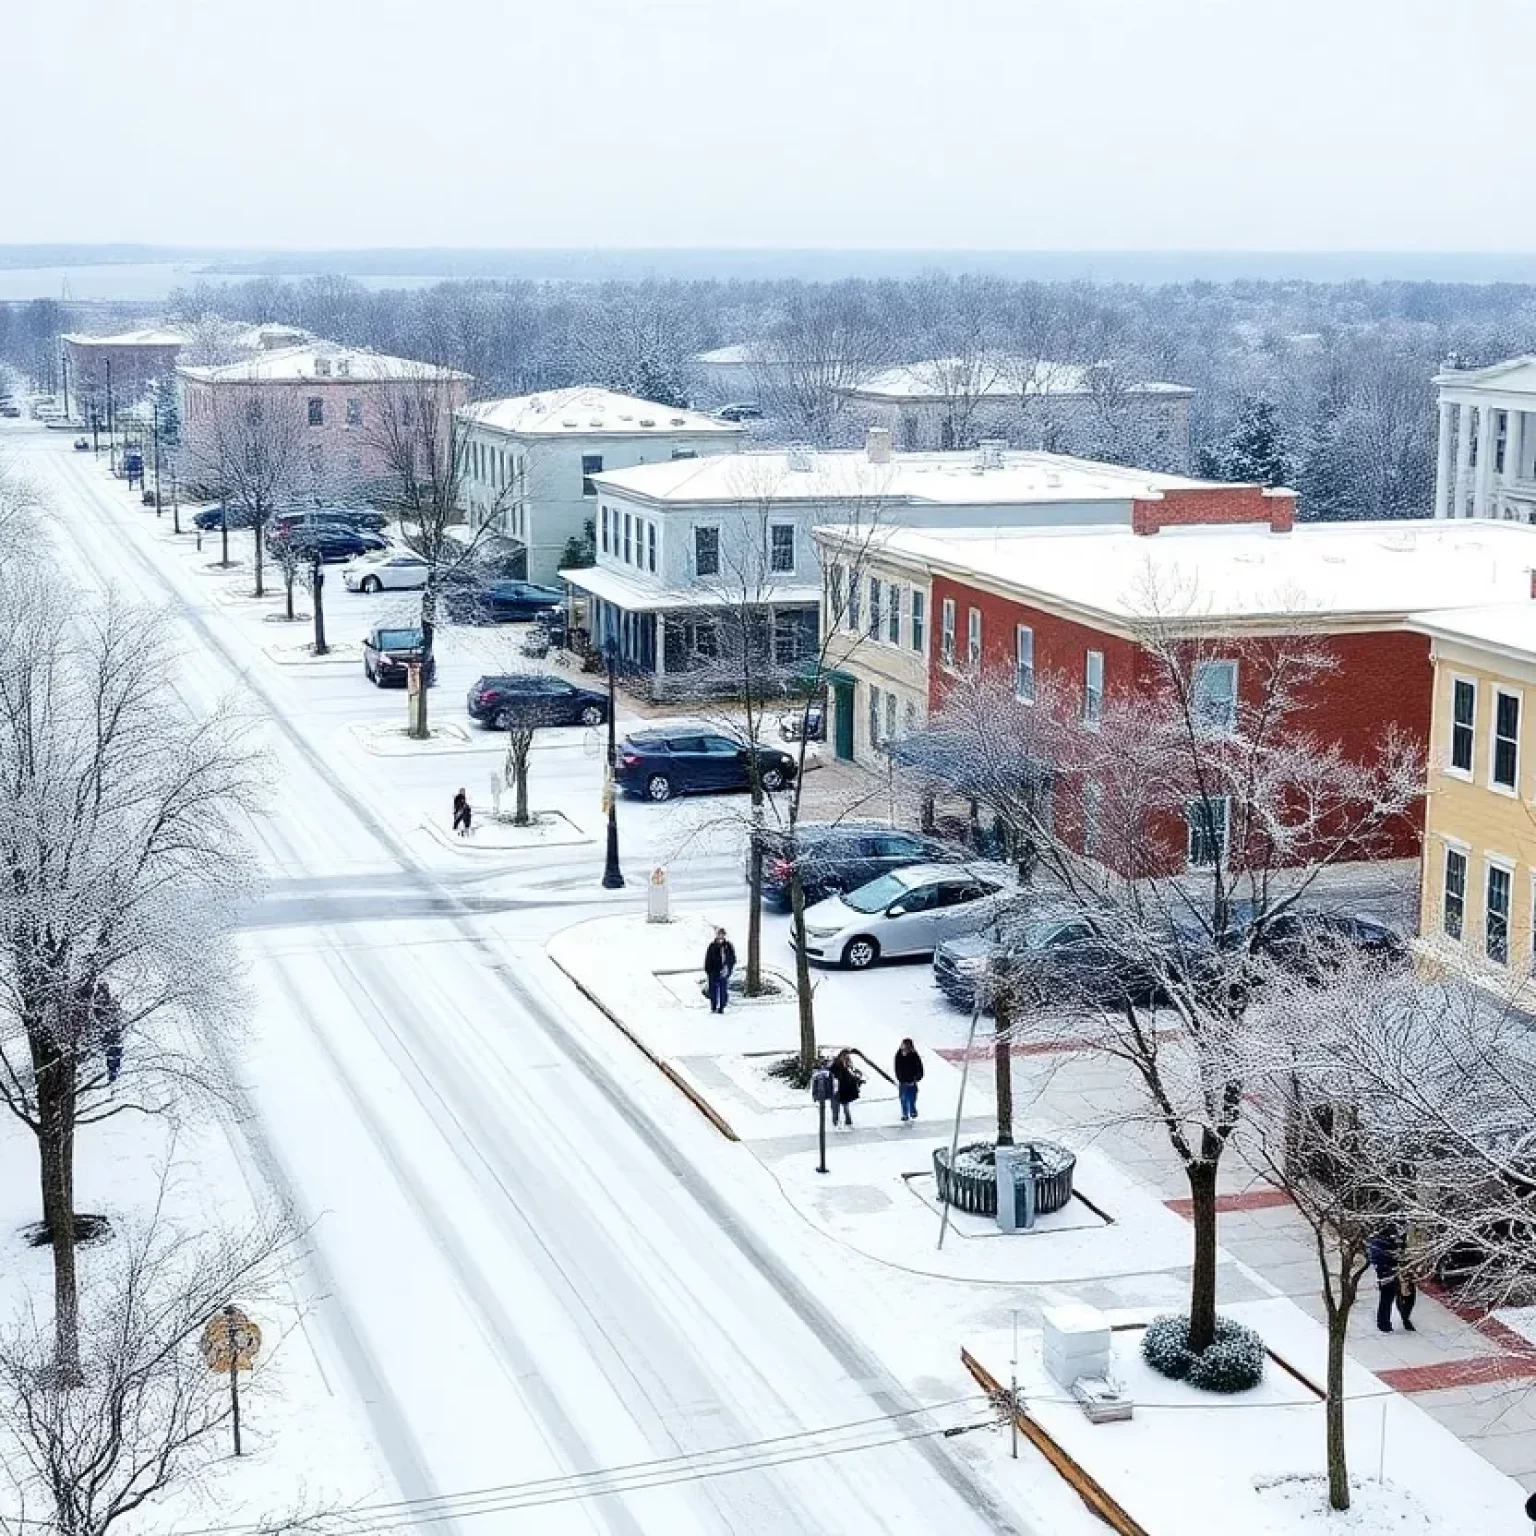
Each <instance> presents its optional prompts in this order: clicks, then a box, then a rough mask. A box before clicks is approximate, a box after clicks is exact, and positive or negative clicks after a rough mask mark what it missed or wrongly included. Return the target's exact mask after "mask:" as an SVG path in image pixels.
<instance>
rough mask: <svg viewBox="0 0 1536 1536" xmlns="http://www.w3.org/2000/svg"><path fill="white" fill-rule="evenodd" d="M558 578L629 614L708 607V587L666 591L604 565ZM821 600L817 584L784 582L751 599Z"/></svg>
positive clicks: (764, 601)
mask: <svg viewBox="0 0 1536 1536" xmlns="http://www.w3.org/2000/svg"><path fill="white" fill-rule="evenodd" d="M560 575H561V578H562V579H563V580H565V581H568V582H570V584H571V585H572V586H573V587H575V588H576V589H577V590H578V591H580V592H588V593H590V594H591V595H592V596H593V597H600V598H602V599H603V601H604V602H608V603H613V604H614V605H615V606H616V607H619V608H624V609H627V610H628V611H629V612H631V613H658V612H663V611H670V610H674V609H681V608H697V607H699V606H700V605H701V602H702V603H703V604H706V605H707V604H708V601H709V599H708V597H707V595H706V594H707V590H708V589H707V586H706V587H705V589H704V590H703V592H701V589H700V587H699V586H697V585H694V586H689V587H668V586H664V585H663V584H662V583H661V582H658V581H655V580H647V579H645V578H644V577H641V578H636V577H634V576H630V575H627V574H626V573H624V572H622V571H615V570H613V569H612V568H611V567H609V566H605V565H588V566H582V567H581V568H579V569H577V570H569V571H561V572H560ZM820 598H821V585H820V583H819V582H786V583H784V584H783V585H781V586H764V587H763V588H762V589H761V591H759V592H757V593H756V594H755V595H754V598H753V601H754V602H760V603H763V604H765V605H772V604H773V603H814V602H818V601H819V600H820Z"/></svg>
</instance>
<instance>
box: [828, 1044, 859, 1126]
mask: <svg viewBox="0 0 1536 1536" xmlns="http://www.w3.org/2000/svg"><path fill="white" fill-rule="evenodd" d="M863 1085H864V1075H863V1073H861V1072H860V1071H859V1069H858V1068H857V1067H855V1066H854V1064H853V1057H852V1056H850V1055H849V1054H848V1052H847V1051H846V1050H841V1051H839V1052H838V1053H837V1055H836V1056H834V1057H833V1058H832V1124H833V1127H834V1128H835V1127H836V1125H837V1123H838V1119H839V1118H841V1119H842V1121H843V1123H844V1124H845V1125H847V1127H848V1129H849V1130H850V1131H851V1130H852V1129H853V1101H854V1100H855V1099H856V1098H858V1096H859V1089H860V1088H861V1087H863Z"/></svg>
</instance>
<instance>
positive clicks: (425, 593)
mask: <svg viewBox="0 0 1536 1536" xmlns="http://www.w3.org/2000/svg"><path fill="white" fill-rule="evenodd" d="M436 635H437V588H436V586H435V585H434V584H433V583H432V582H431V581H429V582H428V583H427V584H426V586H425V587H423V588H422V591H421V693H420V695H419V696H418V697H417V698H416V700H415V701H414V703H415V707H414V708H413V709H412V711H411V730H410V734H411V735H412V736H414V737H416V738H417V739H418V740H422V741H424V740H426V738H427V737H428V736H430V735H431V734H432V732H431V728H430V726H429V724H428V721H427V693H428V688H427V680H428V678H430V677H431V675H432V646H433V643H434V641H435V638H436Z"/></svg>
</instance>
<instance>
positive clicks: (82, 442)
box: [0, 410, 91, 453]
mask: <svg viewBox="0 0 1536 1536" xmlns="http://www.w3.org/2000/svg"><path fill="white" fill-rule="evenodd" d="M4 414H5V412H4V411H3V410H0V416H3V415H4ZM90 451H91V440H90V438H88V437H77V438H76V439H75V452H76V453H89V452H90Z"/></svg>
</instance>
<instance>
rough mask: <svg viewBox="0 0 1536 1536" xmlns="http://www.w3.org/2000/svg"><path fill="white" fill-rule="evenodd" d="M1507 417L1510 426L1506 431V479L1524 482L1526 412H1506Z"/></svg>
mask: <svg viewBox="0 0 1536 1536" xmlns="http://www.w3.org/2000/svg"><path fill="white" fill-rule="evenodd" d="M1505 417H1506V419H1507V420H1508V422H1509V425H1508V427H1506V428H1505V431H1504V478H1505V480H1522V479H1524V478H1525V476H1524V474H1523V470H1524V468H1525V412H1524V411H1506V412H1505Z"/></svg>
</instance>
